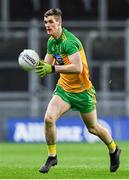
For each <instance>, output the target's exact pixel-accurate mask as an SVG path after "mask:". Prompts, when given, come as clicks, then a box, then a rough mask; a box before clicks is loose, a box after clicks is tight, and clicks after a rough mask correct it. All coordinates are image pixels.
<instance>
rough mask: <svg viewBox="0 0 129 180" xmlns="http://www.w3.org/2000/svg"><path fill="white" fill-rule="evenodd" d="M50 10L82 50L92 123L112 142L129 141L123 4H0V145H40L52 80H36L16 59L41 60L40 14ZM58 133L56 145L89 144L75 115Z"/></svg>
mask: <svg viewBox="0 0 129 180" xmlns="http://www.w3.org/2000/svg"><path fill="white" fill-rule="evenodd" d="M54 7H58V8H61V10H62V13H63V26H64V27H66V28H68V29H69V30H70V31H72V32H73V33H74V34H75V35H76V36H78V37H79V38H80V40H81V41H82V43H83V46H84V48H85V50H86V54H87V58H88V64H89V68H90V77H91V80H92V82H93V84H94V86H95V88H96V91H97V110H98V118H99V119H100V121H101V122H102V123H103V124H104V125H105V126H106V127H107V128H108V129H109V130H110V131H111V133H112V135H113V137H114V138H115V139H116V140H129V132H128V129H129V0H70V1H67V0H0V141H11V142H41V141H44V139H43V138H42V128H43V123H42V117H43V115H44V113H45V110H46V107H47V104H48V102H49V100H50V98H51V96H52V92H53V90H54V87H55V84H56V82H57V79H58V75H57V74H55V75H48V76H47V77H45V78H43V79H39V78H38V77H37V76H36V75H35V74H34V73H32V72H25V71H23V70H22V69H21V68H20V67H19V65H18V56H19V54H20V52H21V51H22V50H23V49H27V48H31V49H35V50H36V51H37V52H38V53H39V55H40V56H41V57H42V58H43V57H44V55H45V53H46V42H47V38H48V36H47V34H46V32H45V29H44V24H43V14H44V13H45V12H46V11H47V10H48V9H50V8H54ZM66 119H68V121H67V120H66ZM75 119H76V121H75ZM69 122H71V123H69ZM58 132H59V134H58V139H59V141H89V142H90V141H95V140H94V137H89V135H87V132H86V130H85V128H84V127H83V125H82V124H81V122H80V117H79V114H78V113H77V112H71V111H70V112H68V113H67V114H66V115H65V117H63V118H62V119H61V121H60V124H58ZM73 133H74V134H75V136H74V137H76V138H74V140H73ZM77 134H78V136H77Z"/></svg>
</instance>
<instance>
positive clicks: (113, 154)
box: [81, 109, 121, 172]
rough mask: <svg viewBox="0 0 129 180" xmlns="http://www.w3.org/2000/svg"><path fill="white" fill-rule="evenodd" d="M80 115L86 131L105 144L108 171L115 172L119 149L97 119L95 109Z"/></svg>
mask: <svg viewBox="0 0 129 180" xmlns="http://www.w3.org/2000/svg"><path fill="white" fill-rule="evenodd" d="M81 117H82V119H83V121H84V123H85V124H86V126H87V128H88V131H89V132H90V133H92V134H94V135H96V136H98V137H99V138H100V139H101V140H102V141H103V142H104V143H105V144H106V145H107V147H108V149H109V154H110V161H111V164H110V171H111V172H115V171H116V170H117V169H118V167H119V163H120V161H119V156H120V152H121V150H120V149H119V148H118V146H117V145H116V143H115V142H114V140H113V139H112V137H111V135H110V133H109V132H108V130H107V129H106V128H105V127H103V126H102V125H101V124H99V122H98V121H97V112H96V109H94V110H93V111H92V112H89V113H81Z"/></svg>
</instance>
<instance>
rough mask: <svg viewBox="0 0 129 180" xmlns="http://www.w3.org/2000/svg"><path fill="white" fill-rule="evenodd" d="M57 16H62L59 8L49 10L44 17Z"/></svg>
mask: <svg viewBox="0 0 129 180" xmlns="http://www.w3.org/2000/svg"><path fill="white" fill-rule="evenodd" d="M48 16H55V17H57V18H59V17H61V16H62V11H61V10H60V9H59V8H53V9H49V10H48V11H46V12H45V13H44V17H48Z"/></svg>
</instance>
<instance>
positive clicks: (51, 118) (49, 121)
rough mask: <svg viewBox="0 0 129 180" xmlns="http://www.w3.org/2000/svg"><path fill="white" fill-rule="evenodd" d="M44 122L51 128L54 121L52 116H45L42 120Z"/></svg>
mask: <svg viewBox="0 0 129 180" xmlns="http://www.w3.org/2000/svg"><path fill="white" fill-rule="evenodd" d="M44 122H45V124H46V125H49V126H52V125H53V124H54V122H55V121H54V118H53V116H52V115H46V116H45V118H44Z"/></svg>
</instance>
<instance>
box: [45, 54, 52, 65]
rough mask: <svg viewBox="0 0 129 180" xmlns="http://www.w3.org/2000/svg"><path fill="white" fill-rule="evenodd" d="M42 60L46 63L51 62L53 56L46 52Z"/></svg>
mask: <svg viewBox="0 0 129 180" xmlns="http://www.w3.org/2000/svg"><path fill="white" fill-rule="evenodd" d="M44 62H45V63H48V64H53V62H54V58H53V55H52V54H46V56H45V58H44Z"/></svg>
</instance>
